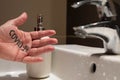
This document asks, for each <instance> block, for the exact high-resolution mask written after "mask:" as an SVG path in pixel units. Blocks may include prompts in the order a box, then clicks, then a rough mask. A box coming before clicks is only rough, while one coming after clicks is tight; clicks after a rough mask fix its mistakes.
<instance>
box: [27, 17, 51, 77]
mask: <svg viewBox="0 0 120 80" xmlns="http://www.w3.org/2000/svg"><path fill="white" fill-rule="evenodd" d="M34 30H35V31H40V30H44V27H43V17H42V16H41V15H39V16H37V27H35V28H34ZM44 38H49V37H43V38H41V39H44ZM39 56H40V57H42V58H43V61H42V62H36V63H28V64H27V67H26V68H27V74H28V76H29V77H30V78H38V79H45V78H48V77H49V74H50V72H51V52H47V53H43V54H41V55H39Z"/></svg>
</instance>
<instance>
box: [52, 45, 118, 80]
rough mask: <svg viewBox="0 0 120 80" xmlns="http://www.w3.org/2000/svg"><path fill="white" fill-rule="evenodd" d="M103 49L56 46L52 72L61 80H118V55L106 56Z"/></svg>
mask: <svg viewBox="0 0 120 80" xmlns="http://www.w3.org/2000/svg"><path fill="white" fill-rule="evenodd" d="M104 51H105V50H104V49H103V48H94V47H87V46H81V45H57V46H56V50H55V51H54V53H53V58H52V59H53V61H52V62H53V64H52V65H53V67H52V72H53V74H56V76H58V77H59V78H61V79H62V80H120V76H119V75H120V68H119V67H120V55H106V54H104Z"/></svg>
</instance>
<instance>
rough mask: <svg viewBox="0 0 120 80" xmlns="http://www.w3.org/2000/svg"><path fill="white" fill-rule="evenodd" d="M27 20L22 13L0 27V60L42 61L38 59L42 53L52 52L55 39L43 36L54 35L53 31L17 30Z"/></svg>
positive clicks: (40, 58)
mask: <svg viewBox="0 0 120 80" xmlns="http://www.w3.org/2000/svg"><path fill="white" fill-rule="evenodd" d="M26 20H27V14H26V13H25V12H24V13H23V14H21V15H20V16H19V17H17V18H15V19H12V20H9V21H7V22H6V23H5V24H3V25H1V27H0V58H2V59H7V60H12V61H20V62H25V63H30V62H39V61H42V60H43V59H42V57H38V56H37V55H40V54H42V53H45V52H48V51H53V50H54V47H53V46H52V45H51V44H56V43H57V39H55V38H47V39H40V38H41V37H45V36H52V35H54V34H56V32H55V31H54V30H44V31H33V32H24V31H22V30H19V29H18V26H20V25H22V24H23V23H24V22H25V21H26Z"/></svg>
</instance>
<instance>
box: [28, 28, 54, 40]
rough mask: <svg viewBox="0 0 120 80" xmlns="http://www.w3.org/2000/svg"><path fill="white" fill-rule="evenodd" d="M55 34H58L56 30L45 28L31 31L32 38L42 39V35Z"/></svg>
mask: <svg viewBox="0 0 120 80" xmlns="http://www.w3.org/2000/svg"><path fill="white" fill-rule="evenodd" d="M55 34H56V32H55V30H44V31H33V32H30V35H31V38H32V39H40V38H41V37H44V36H52V35H55Z"/></svg>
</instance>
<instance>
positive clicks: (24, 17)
mask: <svg viewBox="0 0 120 80" xmlns="http://www.w3.org/2000/svg"><path fill="white" fill-rule="evenodd" d="M26 20H27V13H26V12H24V13H22V14H21V15H20V16H19V17H17V18H15V19H13V25H15V26H20V25H22V24H23V23H25V21H26Z"/></svg>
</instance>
